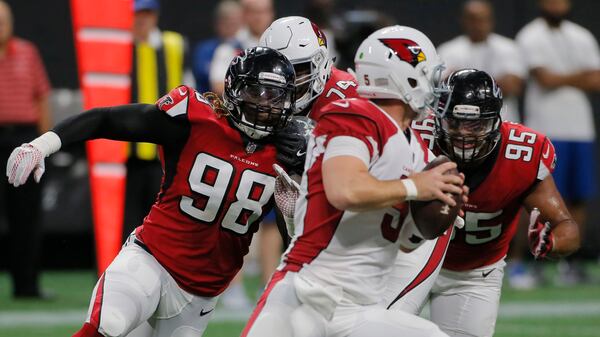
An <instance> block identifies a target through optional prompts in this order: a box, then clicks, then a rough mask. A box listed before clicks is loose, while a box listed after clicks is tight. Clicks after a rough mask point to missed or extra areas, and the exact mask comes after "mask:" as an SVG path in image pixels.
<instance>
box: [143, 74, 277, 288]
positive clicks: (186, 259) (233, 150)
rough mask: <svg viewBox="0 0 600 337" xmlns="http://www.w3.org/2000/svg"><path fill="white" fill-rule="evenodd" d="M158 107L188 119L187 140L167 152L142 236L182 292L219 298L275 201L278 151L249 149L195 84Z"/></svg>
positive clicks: (180, 89) (178, 90) (269, 147)
mask: <svg viewBox="0 0 600 337" xmlns="http://www.w3.org/2000/svg"><path fill="white" fill-rule="evenodd" d="M157 106H158V107H159V108H160V109H161V110H162V111H164V112H165V113H166V114H168V115H169V116H171V117H173V118H180V119H182V118H185V119H187V122H189V125H190V129H189V136H188V138H187V141H186V142H185V144H181V145H180V146H178V147H166V146H165V147H164V148H163V149H162V155H161V160H162V164H163V168H164V176H163V181H162V186H161V191H160V194H159V196H158V199H157V201H156V203H155V204H154V205H153V206H152V208H151V210H150V213H149V214H148V216H147V217H146V218H145V219H144V223H143V224H142V226H140V227H138V229H137V230H136V234H137V237H138V238H139V239H140V240H141V241H142V242H143V243H145V244H146V246H147V247H148V249H149V250H150V252H151V253H152V255H154V257H155V258H156V260H158V262H160V264H161V265H162V266H163V267H164V268H165V269H166V270H167V271H168V272H169V273H170V274H171V276H173V278H174V279H175V280H176V281H177V282H178V284H179V285H180V286H181V287H182V288H183V289H185V290H187V291H189V292H191V293H193V294H196V295H200V296H207V297H213V296H216V295H218V294H220V293H221V292H222V291H223V290H225V288H226V287H227V285H228V284H229V282H230V281H231V279H233V277H234V276H235V275H236V274H237V272H238V271H239V269H240V268H241V266H242V262H243V257H244V255H246V253H248V246H249V245H250V242H251V240H252V235H253V233H254V232H256V231H257V229H258V224H259V222H260V219H261V218H262V216H263V215H265V214H266V213H267V211H268V210H269V209H270V208H271V207H272V205H273V204H274V202H273V198H272V196H273V191H274V188H275V176H276V174H275V172H274V170H273V168H272V166H273V164H274V163H276V159H275V156H276V150H275V147H274V146H273V145H271V144H266V145H264V146H257V144H254V143H249V144H246V145H245V144H244V141H243V140H242V137H241V135H240V133H239V131H238V130H236V129H235V128H233V127H232V126H230V125H229V123H228V121H227V118H225V117H220V116H219V115H217V113H215V112H214V111H213V109H212V108H211V106H210V105H209V104H208V103H207V102H206V101H205V100H204V98H203V97H202V95H200V93H198V92H197V91H195V90H194V89H192V88H190V87H186V86H180V87H178V88H175V89H173V90H171V92H170V93H169V94H168V95H166V96H164V97H163V98H161V99H160V100H159V101H158V102H157Z"/></svg>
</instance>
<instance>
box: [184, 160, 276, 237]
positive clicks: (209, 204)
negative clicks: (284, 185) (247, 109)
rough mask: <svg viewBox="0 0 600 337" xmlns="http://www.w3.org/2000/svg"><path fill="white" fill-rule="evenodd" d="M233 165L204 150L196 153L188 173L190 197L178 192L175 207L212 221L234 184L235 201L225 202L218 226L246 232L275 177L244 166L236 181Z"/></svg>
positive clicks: (269, 193) (263, 204) (207, 222)
mask: <svg viewBox="0 0 600 337" xmlns="http://www.w3.org/2000/svg"><path fill="white" fill-rule="evenodd" d="M233 180H234V172H233V165H231V164H230V163H228V162H226V161H224V160H223V159H220V158H217V157H214V156H211V155H209V154H207V153H199V154H198V155H197V156H196V159H195V161H194V166H193V167H192V170H191V172H190V175H189V177H188V183H189V185H190V189H191V190H192V192H193V193H194V195H193V197H189V196H182V197H181V201H180V202H179V208H180V209H181V211H182V212H184V213H185V214H187V215H189V216H191V217H192V218H194V219H196V220H198V221H200V222H203V223H206V224H213V223H214V222H215V221H216V220H218V216H219V214H220V212H221V211H222V210H223V207H224V206H225V205H226V204H227V202H226V201H227V200H226V196H227V195H228V193H229V191H230V190H231V189H232V188H235V201H234V202H232V203H231V204H229V206H228V208H227V210H226V211H225V215H224V216H223V219H222V221H221V226H222V227H223V228H227V229H229V230H232V231H233V232H235V233H238V234H246V233H247V232H248V227H249V224H251V223H253V222H254V221H256V220H257V219H258V218H260V216H261V215H262V210H263V207H264V206H265V205H266V204H267V203H268V202H269V200H270V199H271V196H272V195H273V191H274V190H275V178H274V177H272V176H269V175H266V174H263V173H260V172H256V171H252V170H250V169H246V170H244V171H243V172H242V175H241V177H240V179H239V181H238V182H235V181H233Z"/></svg>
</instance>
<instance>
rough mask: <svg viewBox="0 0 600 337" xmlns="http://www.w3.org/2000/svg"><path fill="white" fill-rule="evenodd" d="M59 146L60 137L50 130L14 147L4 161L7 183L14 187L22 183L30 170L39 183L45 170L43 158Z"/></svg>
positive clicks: (29, 173)
mask: <svg viewBox="0 0 600 337" xmlns="http://www.w3.org/2000/svg"><path fill="white" fill-rule="evenodd" d="M60 146H61V141H60V138H59V137H58V135H57V134H56V133H54V132H51V131H50V132H46V133H45V134H43V135H41V136H40V137H38V138H36V139H34V140H33V141H32V142H31V143H26V144H23V145H21V146H19V147H17V148H16V149H14V150H13V152H12V153H11V154H10V157H8V161H7V163H6V176H7V177H8V183H9V184H12V185H13V186H15V187H18V186H21V185H24V184H25V183H26V182H27V178H29V175H31V172H32V171H33V179H34V180H35V182H37V183H39V182H40V179H41V178H42V175H43V174H44V171H45V170H46V166H45V165H44V158H45V157H47V156H49V155H51V154H52V153H54V152H56V151H58V150H59V149H60Z"/></svg>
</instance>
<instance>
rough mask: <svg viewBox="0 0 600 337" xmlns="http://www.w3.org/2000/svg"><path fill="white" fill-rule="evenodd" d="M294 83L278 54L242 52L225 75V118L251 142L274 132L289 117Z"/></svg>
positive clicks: (256, 49) (260, 49) (291, 72)
mask: <svg viewBox="0 0 600 337" xmlns="http://www.w3.org/2000/svg"><path fill="white" fill-rule="evenodd" d="M295 81H296V76H295V73H294V67H293V66H292V64H291V63H290V61H288V59H287V58H286V57H285V56H284V55H282V54H281V53H280V52H278V51H276V50H274V49H271V48H266V47H253V48H249V49H246V50H244V51H243V52H242V53H241V55H239V56H237V57H235V58H234V59H233V61H231V64H230V65H229V68H228V69H227V74H226V75H225V90H224V92H223V102H224V105H225V108H227V110H229V114H228V117H229V118H230V119H231V121H232V122H233V123H234V124H235V125H236V127H237V128H238V129H240V130H241V131H242V132H243V133H245V134H246V135H247V136H248V137H250V138H252V139H260V138H264V137H266V136H269V135H271V134H273V133H275V132H277V131H278V130H280V129H282V128H283V127H285V125H286V124H287V122H288V120H289V118H290V117H291V115H292V114H293V111H294V98H295V86H294V83H295Z"/></svg>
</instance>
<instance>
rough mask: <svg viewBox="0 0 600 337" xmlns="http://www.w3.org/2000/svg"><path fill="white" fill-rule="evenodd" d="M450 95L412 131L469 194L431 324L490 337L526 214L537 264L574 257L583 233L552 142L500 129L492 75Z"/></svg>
mask: <svg viewBox="0 0 600 337" xmlns="http://www.w3.org/2000/svg"><path fill="white" fill-rule="evenodd" d="M446 87H447V88H448V93H446V94H444V95H442V97H441V99H440V102H439V109H438V111H437V114H436V116H435V117H433V116H432V117H429V118H428V119H425V120H424V121H422V122H415V123H413V129H414V130H415V131H417V132H419V133H420V134H421V137H422V138H423V139H425V140H427V141H429V144H430V146H431V148H432V149H433V152H434V153H437V154H439V153H443V154H445V155H447V156H449V157H450V158H451V159H452V160H454V161H456V162H457V163H458V167H459V170H461V172H464V173H465V176H466V180H465V184H466V185H468V186H469V188H470V194H469V202H468V203H466V204H464V205H463V211H464V212H465V226H464V228H462V229H459V230H456V232H455V235H454V238H453V239H452V241H451V242H450V246H449V248H448V252H447V254H446V259H445V261H444V264H443V268H442V270H441V271H440V274H439V276H438V277H437V279H436V281H435V284H434V286H433V288H432V291H431V293H430V301H431V319H432V321H433V322H435V323H437V324H438V325H439V326H440V328H441V329H442V330H444V332H446V333H447V334H448V335H450V336H478V337H489V336H492V335H493V333H494V327H495V324H496V316H497V313H498V305H499V300H500V289H501V286H502V277H503V275H504V271H503V269H504V266H505V262H504V258H505V256H506V253H507V251H508V247H509V243H510V240H511V239H512V237H513V236H514V234H515V231H516V230H517V224H518V221H519V210H520V209H521V206H524V207H525V209H526V210H527V211H528V212H530V227H529V246H530V248H531V253H532V254H533V255H534V257H535V258H536V259H543V258H545V257H561V256H565V255H569V254H571V253H573V252H574V251H576V250H577V249H578V247H579V230H578V225H577V223H575V221H574V220H573V218H572V217H571V215H570V214H569V212H568V210H567V208H566V207H565V204H564V202H563V199H562V197H561V196H560V194H559V192H558V191H557V189H556V186H555V185H554V180H553V179H552V175H551V173H552V171H553V170H554V167H555V165H556V157H555V154H554V147H553V146H552V143H551V142H550V139H548V138H547V137H546V136H544V135H543V134H541V133H539V132H536V131H534V130H532V129H529V128H527V127H525V126H523V125H521V124H517V123H511V122H503V121H501V119H500V109H501V107H502V94H501V91H500V88H498V87H497V86H496V82H495V81H494V79H493V78H492V77H491V76H490V75H488V74H487V73H485V72H483V71H478V70H474V69H464V70H460V71H457V72H455V73H453V74H452V75H450V77H449V78H448V79H447V81H446ZM398 308H402V305H400V306H398V307H395V305H394V304H392V306H391V309H398Z"/></svg>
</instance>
